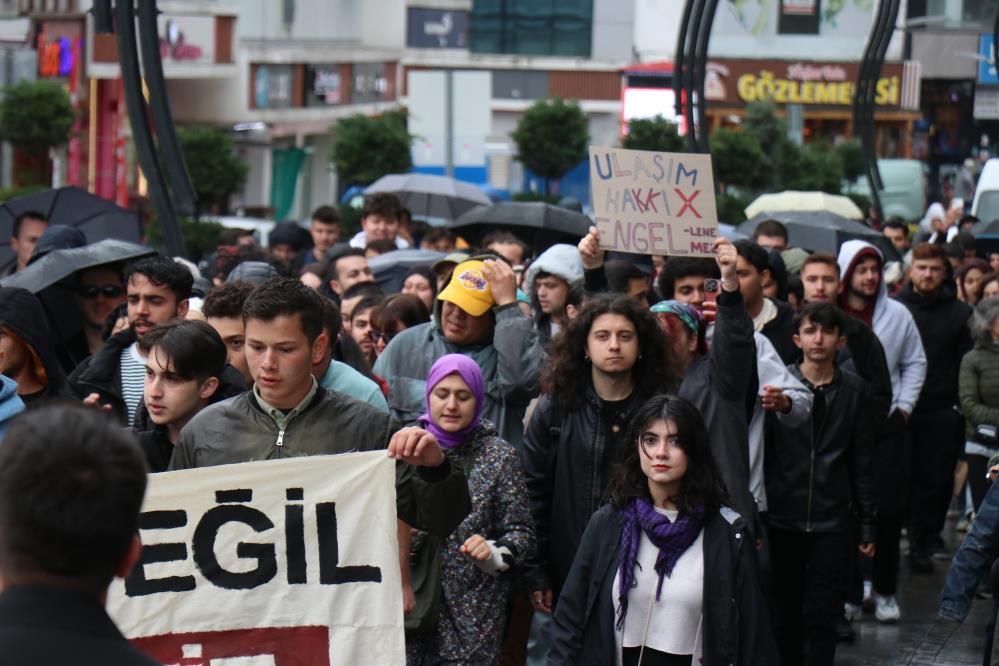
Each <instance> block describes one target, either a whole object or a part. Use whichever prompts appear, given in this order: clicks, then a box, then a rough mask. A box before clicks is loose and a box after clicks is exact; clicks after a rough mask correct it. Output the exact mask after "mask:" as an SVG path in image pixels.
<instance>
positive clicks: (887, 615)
mask: <svg viewBox="0 0 999 666" xmlns="http://www.w3.org/2000/svg"><path fill="white" fill-rule="evenodd" d="M874 604H875V608H874V617H876V618H878V622H898V620H899V618H901V617H902V611H901V610H899V608H898V602H897V601H895V595H894V594H889V595H881V594H876V595H874Z"/></svg>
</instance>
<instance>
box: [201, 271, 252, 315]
mask: <svg viewBox="0 0 999 666" xmlns="http://www.w3.org/2000/svg"><path fill="white" fill-rule="evenodd" d="M254 288H255V286H254V285H252V284H250V283H249V282H241V281H239V280H236V281H235V282H225V283H223V284H221V285H220V286H218V287H212V289H211V290H209V292H208V293H207V294H206V295H205V303H204V305H203V306H202V307H201V314H203V315H205V317H211V318H219V319H225V318H228V317H242V316H243V304H244V303H246V299H247V298H249V297H250V294H251V293H252V292H253V290H254Z"/></svg>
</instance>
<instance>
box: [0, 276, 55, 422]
mask: <svg viewBox="0 0 999 666" xmlns="http://www.w3.org/2000/svg"><path fill="white" fill-rule="evenodd" d="M52 338H53V334H52V329H51V328H50V327H49V321H48V319H47V318H46V316H45V309H44V308H43V307H42V304H41V301H39V300H38V298H37V297H36V296H35V295H34V294H32V293H31V292H30V291H28V290H27V289H20V288H17V287H3V288H0V352H3V365H2V367H0V371H2V372H3V374H4V375H6V376H7V377H10V378H11V379H13V380H14V381H15V382H16V383H17V394H18V396H20V398H21V400H22V401H23V402H24V404H25V406H26V407H27V408H28V409H32V408H33V407H36V406H38V405H39V404H40V403H42V402H44V401H46V400H48V399H51V398H56V397H72V394H70V393H69V392H68V391H67V389H66V375H65V374H63V370H62V366H60V365H59V360H58V358H57V357H56V352H55V347H54V345H53V339H52Z"/></svg>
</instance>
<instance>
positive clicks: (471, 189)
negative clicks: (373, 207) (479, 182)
mask: <svg viewBox="0 0 999 666" xmlns="http://www.w3.org/2000/svg"><path fill="white" fill-rule="evenodd" d="M375 192H388V193H390V194H394V195H396V196H397V197H399V200H400V201H402V205H403V206H405V207H406V208H408V209H409V210H410V212H412V213H413V216H414V217H423V218H427V217H437V218H444V219H446V220H456V219H458V218H459V217H461V215H462V214H463V213H467V212H468V211H470V210H472V209H473V208H477V207H479V206H488V205H490V204H492V201H490V199H489V197H488V196H486V194H485V192H483V191H482V190H481V189H479V187H478V186H476V185H473V184H471V183H464V182H462V181H460V180H455V179H454V178H448V177H447V176H432V175H430V174H425V173H403V174H391V175H388V176H382V177H381V178H379V179H378V180H376V181H375V182H374V183H372V184H371V185H369V186H368V187H367V189H365V190H364V193H365V194H373V193H375Z"/></svg>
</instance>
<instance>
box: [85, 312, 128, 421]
mask: <svg viewBox="0 0 999 666" xmlns="http://www.w3.org/2000/svg"><path fill="white" fill-rule="evenodd" d="M135 340H136V338H135V332H134V331H133V330H132V329H131V328H129V329H127V330H124V331H122V332H121V333H119V334H118V335H114V336H112V337H111V338H109V339H108V341H107V342H105V343H104V346H103V347H101V348H100V349H98V350H97V353H96V354H94V355H93V356H90V357H89V358H87V359H86V360H84V361H83V362H82V363H80V365H78V366H76V369H75V370H73V373H72V374H71V375H70V376H69V388H70V389H71V390H72V391H73V393H74V394H76V397H78V398H79V399H80V400H83V399H84V398H86V397H87V396H88V395H90V394H91V393H96V394H98V395H99V396H100V404H102V405H111V412H112V413H113V414H114V415H115V417H116V418H117V419H118V421H119V422H120V423H121V424H122V425H125V424H126V423H128V414H127V413H126V408H125V398H124V396H123V394H122V390H121V353H122V351H124V350H125V349H126V348H127V347H129V346H130V345H131V344H132V343H133V342H135Z"/></svg>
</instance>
